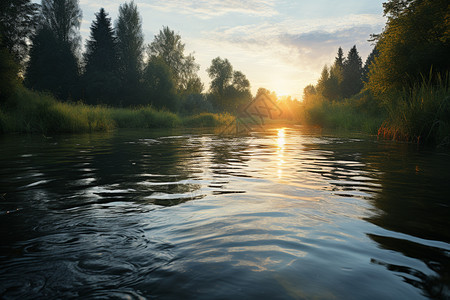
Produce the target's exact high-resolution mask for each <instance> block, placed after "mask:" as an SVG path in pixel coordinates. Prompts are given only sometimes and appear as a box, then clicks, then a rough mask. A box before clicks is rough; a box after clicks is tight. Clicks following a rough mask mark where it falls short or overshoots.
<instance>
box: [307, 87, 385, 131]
mask: <svg viewBox="0 0 450 300" xmlns="http://www.w3.org/2000/svg"><path fill="white" fill-rule="evenodd" d="M309 97H310V100H309V102H307V103H305V107H304V110H305V116H304V122H305V123H307V124H310V125H320V126H323V127H326V128H335V129H345V130H360V131H362V132H366V133H371V134H376V133H377V131H378V128H379V127H380V125H381V124H382V122H383V120H384V112H383V109H382V107H381V106H380V105H379V103H378V102H377V101H375V100H374V99H373V98H372V97H371V95H370V94H369V93H367V92H365V93H361V94H358V95H356V96H354V97H352V98H350V99H345V100H343V101H331V102H330V101H328V100H327V99H325V98H324V97H323V96H321V95H318V94H312V95H310V96H309Z"/></svg>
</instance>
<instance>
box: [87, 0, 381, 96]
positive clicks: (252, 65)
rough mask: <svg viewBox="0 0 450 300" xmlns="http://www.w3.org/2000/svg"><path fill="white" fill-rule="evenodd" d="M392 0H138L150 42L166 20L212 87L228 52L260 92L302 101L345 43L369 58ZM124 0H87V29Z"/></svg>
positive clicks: (235, 66)
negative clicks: (213, 69) (211, 72)
mask: <svg viewBox="0 0 450 300" xmlns="http://www.w3.org/2000/svg"><path fill="white" fill-rule="evenodd" d="M384 1H385V0H342V1H332V0H191V1H187V0H163V1H156V0H135V3H136V4H137V6H138V10H139V12H140V14H141V18H142V29H143V33H144V38H145V44H149V43H151V42H152V41H153V38H154V36H155V35H157V34H158V33H159V31H160V30H161V29H162V27H163V26H169V28H170V29H171V30H174V31H175V32H176V33H178V34H179V35H180V36H181V40H182V42H183V43H184V44H185V45H186V48H185V49H186V50H185V54H189V53H193V54H194V57H195V59H196V62H197V63H198V64H199V65H200V71H199V76H200V78H201V79H202V81H203V83H204V85H205V89H206V90H207V89H208V88H209V83H210V78H209V77H208V74H207V72H206V69H207V68H208V67H209V66H210V65H211V61H212V60H213V59H214V58H216V57H221V58H227V59H228V60H229V61H230V63H231V65H232V66H233V69H234V70H238V71H241V72H243V73H244V74H245V75H246V76H247V78H248V79H249V81H250V84H251V89H252V93H253V94H254V95H255V94H256V91H257V90H258V88H260V87H264V88H266V89H269V90H271V91H275V92H276V93H277V95H278V96H287V95H291V96H292V97H295V98H297V99H299V100H300V99H301V96H302V94H303V88H304V87H305V86H306V85H308V84H315V83H316V82H317V79H318V78H319V76H320V73H321V70H322V68H323V66H324V65H325V64H328V65H330V64H332V63H333V61H334V58H335V56H336V53H337V50H338V48H339V47H342V49H343V50H344V54H345V55H346V54H347V52H348V51H349V50H350V48H351V47H352V46H353V45H356V47H357V49H358V51H359V54H360V56H361V57H362V60H363V62H364V61H365V60H366V58H367V56H368V55H369V53H370V51H371V50H372V47H373V45H371V43H370V42H368V41H367V40H368V39H369V38H370V34H373V33H380V32H381V31H382V29H383V27H384V25H385V23H386V19H385V18H384V17H383V7H382V3H383V2H384ZM124 2H125V0H95V1H92V0H80V2H79V3H80V8H81V9H82V11H83V21H82V25H81V28H80V30H81V35H82V38H83V43H84V44H85V41H86V39H87V38H88V37H89V27H90V25H91V23H92V21H93V20H94V18H95V13H96V12H98V11H99V9H100V8H101V7H103V8H105V10H106V12H107V13H109V16H110V17H111V18H112V21H113V24H114V23H115V21H116V19H117V15H118V9H119V5H120V4H122V3H124Z"/></svg>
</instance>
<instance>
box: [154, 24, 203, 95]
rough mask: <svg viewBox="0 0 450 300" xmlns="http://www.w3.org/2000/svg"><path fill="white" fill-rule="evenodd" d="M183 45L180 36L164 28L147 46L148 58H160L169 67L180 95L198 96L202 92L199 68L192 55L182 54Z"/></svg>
mask: <svg viewBox="0 0 450 300" xmlns="http://www.w3.org/2000/svg"><path fill="white" fill-rule="evenodd" d="M184 48H185V44H183V43H182V42H181V36H180V35H179V34H175V32H174V31H173V30H170V29H169V27H167V26H165V27H163V29H162V30H160V31H159V34H158V35H156V36H155V39H154V40H153V42H152V43H151V44H150V45H149V46H148V48H147V51H148V56H149V57H152V56H155V57H160V58H161V59H163V60H164V62H165V63H166V64H167V66H169V68H170V69H171V71H172V74H173V76H174V81H175V84H176V87H177V90H178V92H179V93H180V94H199V93H201V92H202V90H203V85H202V84H201V81H200V78H199V77H198V75H197V72H198V70H199V69H200V66H199V65H198V64H196V63H195V58H194V56H193V54H189V55H187V56H186V55H185V54H184Z"/></svg>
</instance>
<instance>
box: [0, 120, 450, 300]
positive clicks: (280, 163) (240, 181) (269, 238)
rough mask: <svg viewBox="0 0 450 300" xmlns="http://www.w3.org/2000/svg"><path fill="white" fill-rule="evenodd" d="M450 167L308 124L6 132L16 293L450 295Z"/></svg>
mask: <svg viewBox="0 0 450 300" xmlns="http://www.w3.org/2000/svg"><path fill="white" fill-rule="evenodd" d="M449 170H450V153H449V152H448V151H445V150H434V149H418V148H417V146H414V145H409V144H401V143H392V142H386V141H378V140H377V139H376V138H373V137H368V136H361V135H353V136H339V135H334V134H328V133H324V132H322V131H320V130H317V129H306V128H302V127H293V128H273V129H268V130H267V131H266V132H253V133H252V134H250V135H248V136H241V137H233V136H220V135H217V134H215V133H212V132H209V133H208V132H197V133H195V134H192V133H186V132H183V131H150V130H133V131H128V130H120V131H115V132H110V133H101V134H88V135H70V136H53V137H45V136H11V135H9V136H0V240H1V243H0V297H1V298H5V299H26V298H45V299H49V298H96V299H98V298H100V299H102V298H118V299H146V298H150V299H155V298H156V299H312V298H313V299H427V298H432V299H449V298H450V291H449V287H450V274H449V272H450V244H449V242H450V230H449V229H450V226H449V225H450V208H449V205H450V200H449V199H450V197H449V195H450V171H449Z"/></svg>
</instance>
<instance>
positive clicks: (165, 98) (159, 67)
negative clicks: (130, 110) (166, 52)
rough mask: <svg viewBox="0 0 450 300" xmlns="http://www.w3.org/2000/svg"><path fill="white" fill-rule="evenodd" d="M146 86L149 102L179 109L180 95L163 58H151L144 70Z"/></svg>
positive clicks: (175, 109) (171, 109) (156, 105)
mask: <svg viewBox="0 0 450 300" xmlns="http://www.w3.org/2000/svg"><path fill="white" fill-rule="evenodd" d="M143 80H144V86H145V88H146V93H145V94H146V97H148V99H149V103H150V104H152V105H153V106H154V107H156V108H159V109H161V108H165V109H169V110H170V111H173V112H176V111H178V108H179V107H178V104H179V102H178V96H177V93H176V89H175V83H174V80H173V76H172V72H171V69H170V67H169V66H168V65H167V64H166V63H165V61H164V60H163V59H162V58H159V57H156V56H153V57H151V58H150V60H149V62H148V65H147V67H146V68H145V71H144V76H143Z"/></svg>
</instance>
